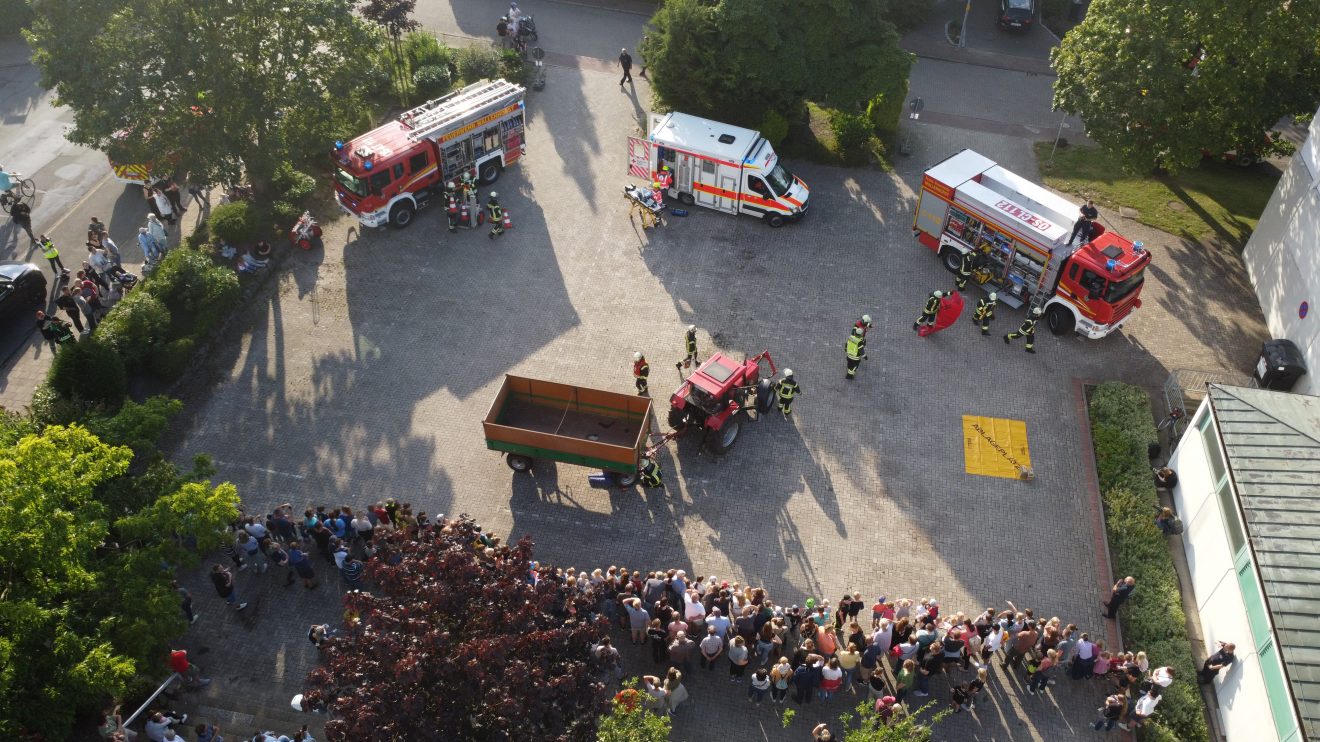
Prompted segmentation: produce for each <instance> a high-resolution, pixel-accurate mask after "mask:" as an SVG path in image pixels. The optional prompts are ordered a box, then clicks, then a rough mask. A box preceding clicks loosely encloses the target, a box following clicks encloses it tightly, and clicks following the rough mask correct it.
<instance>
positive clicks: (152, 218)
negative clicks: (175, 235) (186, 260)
mask: <svg viewBox="0 0 1320 742" xmlns="http://www.w3.org/2000/svg"><path fill="white" fill-rule="evenodd" d="M147 233H148V234H150V235H151V236H152V237H153V238H155V240H156V242H158V243H159V244H160V252H161V254H162V255H164V254H165V251H166V246H167V245H168V244H169V235H168V234H167V233H166V232H165V225H164V224H161V223H160V219H157V218H156V215H155V214H147Z"/></svg>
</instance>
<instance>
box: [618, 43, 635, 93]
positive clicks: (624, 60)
mask: <svg viewBox="0 0 1320 742" xmlns="http://www.w3.org/2000/svg"><path fill="white" fill-rule="evenodd" d="M619 67H620V68H622V69H623V77H621V78H619V87H623V84H624V83H625V82H626V83H628V84H629V85H632V84H633V79H632V55H630V54H629V53H628V49H627V48H623V49H620V50H619Z"/></svg>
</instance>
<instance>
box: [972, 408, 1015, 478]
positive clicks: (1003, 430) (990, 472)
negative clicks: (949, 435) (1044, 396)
mask: <svg viewBox="0 0 1320 742" xmlns="http://www.w3.org/2000/svg"><path fill="white" fill-rule="evenodd" d="M963 453H964V454H965V456H966V460H967V473H968V474H980V475H982V476H986V477H1003V478H1005V479H1025V478H1027V476H1029V473H1030V472H1031V451H1030V450H1029V449H1028V448H1027V424H1026V423H1025V422H1024V421H1022V420H1004V419H1002V418H997V417H980V416H978V415H963Z"/></svg>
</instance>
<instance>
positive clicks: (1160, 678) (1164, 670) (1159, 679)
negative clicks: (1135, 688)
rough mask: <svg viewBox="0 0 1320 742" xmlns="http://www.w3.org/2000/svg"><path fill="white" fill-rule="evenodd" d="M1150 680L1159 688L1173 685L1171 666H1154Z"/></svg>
mask: <svg viewBox="0 0 1320 742" xmlns="http://www.w3.org/2000/svg"><path fill="white" fill-rule="evenodd" d="M1150 680H1151V682H1153V683H1155V684H1156V685H1158V686H1159V687H1161V688H1168V687H1169V686H1170V685H1173V668H1172V667H1157V668H1155V670H1154V672H1152V673H1151V674H1150Z"/></svg>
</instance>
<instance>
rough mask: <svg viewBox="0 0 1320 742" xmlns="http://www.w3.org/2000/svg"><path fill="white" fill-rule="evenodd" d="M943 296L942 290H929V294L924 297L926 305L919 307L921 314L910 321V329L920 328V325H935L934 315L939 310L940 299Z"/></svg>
mask: <svg viewBox="0 0 1320 742" xmlns="http://www.w3.org/2000/svg"><path fill="white" fill-rule="evenodd" d="M943 296H944V292H943V291H932V292H930V296H928V297H926V306H924V307H922V308H921V316H920V317H918V318H917V321H916V322H913V323H912V329H914V330H920V329H921V326H922V325H926V326H928V327H934V326H935V315H936V314H938V313H939V311H940V299H941V298H942V297H943Z"/></svg>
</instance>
